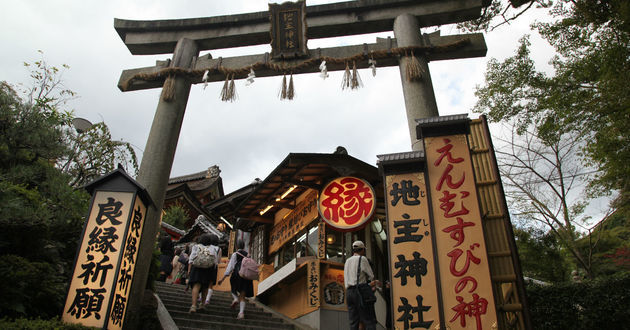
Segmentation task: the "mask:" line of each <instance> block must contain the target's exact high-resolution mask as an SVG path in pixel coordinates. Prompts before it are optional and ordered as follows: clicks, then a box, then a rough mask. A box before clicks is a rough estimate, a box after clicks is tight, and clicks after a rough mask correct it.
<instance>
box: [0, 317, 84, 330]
mask: <svg viewBox="0 0 630 330" xmlns="http://www.w3.org/2000/svg"><path fill="white" fill-rule="evenodd" d="M0 329H3V330H86V329H96V328H93V327H86V326H83V325H80V324H70V323H65V322H63V321H61V320H59V318H53V319H50V320H42V319H40V318H36V319H25V318H19V319H15V320H11V319H8V318H4V319H1V320H0Z"/></svg>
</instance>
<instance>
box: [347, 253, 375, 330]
mask: <svg viewBox="0 0 630 330" xmlns="http://www.w3.org/2000/svg"><path fill="white" fill-rule="evenodd" d="M352 252H353V255H352V257H350V258H348V260H346V264H345V265H344V267H343V277H344V282H345V285H346V303H347V305H348V317H349V319H350V329H351V330H355V329H359V322H361V323H363V325H364V326H365V329H366V330H372V329H376V313H375V312H374V303H367V304H366V303H363V302H362V301H361V299H362V298H361V296H360V294H359V290H358V285H359V284H361V283H369V284H370V286H371V287H372V290H374V285H376V284H377V283H378V281H375V280H374V273H373V272H372V267H371V266H370V263H369V262H368V260H367V258H366V257H365V244H363V242H361V241H355V242H354V243H352ZM359 265H360V267H359ZM359 269H360V270H359ZM359 272H360V273H359ZM357 273H358V275H357ZM357 278H358V281H357Z"/></svg>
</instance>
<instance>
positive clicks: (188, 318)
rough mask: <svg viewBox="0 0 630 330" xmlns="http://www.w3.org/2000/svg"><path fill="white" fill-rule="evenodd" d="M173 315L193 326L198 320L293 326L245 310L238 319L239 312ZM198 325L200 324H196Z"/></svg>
mask: <svg viewBox="0 0 630 330" xmlns="http://www.w3.org/2000/svg"><path fill="white" fill-rule="evenodd" d="M170 314H171V317H172V318H173V320H174V321H175V323H176V324H177V325H178V326H191V325H192V324H197V323H198V322H203V323H209V324H226V323H229V324H233V325H236V326H254V327H265V328H267V329H292V328H293V326H292V325H289V324H286V323H284V322H283V321H282V320H280V319H276V318H271V317H267V318H257V317H255V316H252V315H250V314H247V311H246V312H245V318H244V319H237V318H236V316H237V314H238V312H235V313H234V314H232V315H231V316H227V317H221V316H215V315H212V314H203V313H191V314H189V313H188V312H186V313H180V312H172V313H170ZM196 326H198V325H196Z"/></svg>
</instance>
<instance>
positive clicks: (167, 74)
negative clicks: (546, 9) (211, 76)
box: [121, 39, 470, 102]
mask: <svg viewBox="0 0 630 330" xmlns="http://www.w3.org/2000/svg"><path fill="white" fill-rule="evenodd" d="M468 44H470V39H463V40H459V41H456V42H453V43H451V44H448V45H443V46H410V47H398V48H391V49H388V50H379V51H371V52H369V54H366V53H360V54H356V55H353V56H349V57H344V58H335V57H329V56H320V57H314V58H310V59H307V60H304V61H302V62H301V63H299V64H296V65H293V66H286V65H281V64H278V63H273V62H256V63H254V64H251V65H247V66H244V67H241V68H227V67H225V66H222V65H219V66H218V67H212V68H203V69H196V70H190V69H183V68H178V67H171V68H164V69H161V70H160V71H158V72H154V73H139V74H135V75H133V76H132V77H131V78H129V79H127V80H126V81H124V82H123V83H122V84H121V88H122V90H123V91H126V90H128V89H129V86H130V85H131V84H132V83H133V82H134V81H136V80H142V81H157V80H164V85H163V87H162V88H163V90H162V99H163V100H164V101H167V102H170V101H172V100H173V98H174V95H175V91H174V88H175V84H174V79H175V77H176V76H183V77H187V78H191V79H200V78H201V77H202V76H203V75H204V73H205V72H206V71H208V72H209V73H217V72H220V73H221V74H224V75H225V76H226V79H227V80H226V81H229V80H232V82H231V83H232V84H233V79H234V77H235V76H244V77H246V76H247V74H248V73H249V72H250V71H251V70H254V71H255V70H259V69H262V68H266V69H269V70H273V71H276V72H278V73H283V74H284V75H285V78H284V79H286V73H287V72H290V73H291V75H293V74H294V73H300V72H302V71H303V70H305V69H308V68H312V67H313V66H315V67H317V66H319V64H320V63H321V62H323V61H326V62H327V63H333V64H347V63H352V62H356V61H360V60H369V59H371V60H378V59H384V58H392V57H400V56H406V57H411V58H410V60H409V61H407V68H406V70H405V71H406V79H407V80H408V81H413V80H417V79H419V78H421V77H422V69H421V68H420V66H419V63H418V60H417V59H416V58H415V56H414V52H415V53H416V54H429V53H443V52H449V51H453V50H454V49H457V48H460V47H463V46H466V45H468ZM409 54H411V56H410V55H409ZM229 78H231V79H229ZM285 81H286V80H285ZM353 83H354V82H353ZM356 87H357V86H356V85H355V88H356ZM228 89H229V87H228ZM353 89H354V88H353ZM285 93H286V92H285ZM228 94H230V93H228ZM280 94H282V93H280ZM284 95H285V97H286V96H287V95H286V94H284ZM228 96H229V97H222V98H223V100H224V101H228V100H229V101H233V100H234V96H232V95H228ZM287 98H288V97H287Z"/></svg>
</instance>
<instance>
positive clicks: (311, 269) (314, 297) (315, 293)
mask: <svg viewBox="0 0 630 330" xmlns="http://www.w3.org/2000/svg"><path fill="white" fill-rule="evenodd" d="M306 271H307V273H308V274H307V276H306V291H307V293H308V294H307V296H308V297H307V303H306V304H307V305H308V307H316V308H319V305H320V297H319V291H320V288H319V283H320V280H319V277H320V272H319V260H318V259H313V260H310V261H309V262H308V268H307V270H306Z"/></svg>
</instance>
